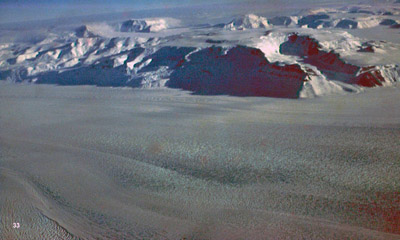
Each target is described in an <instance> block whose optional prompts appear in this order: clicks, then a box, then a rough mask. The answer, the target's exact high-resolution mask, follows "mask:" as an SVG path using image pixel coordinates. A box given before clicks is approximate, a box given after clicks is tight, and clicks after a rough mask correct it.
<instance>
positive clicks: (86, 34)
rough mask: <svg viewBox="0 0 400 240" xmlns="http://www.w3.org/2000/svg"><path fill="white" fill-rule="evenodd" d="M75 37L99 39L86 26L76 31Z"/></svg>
mask: <svg viewBox="0 0 400 240" xmlns="http://www.w3.org/2000/svg"><path fill="white" fill-rule="evenodd" d="M75 36H77V37H79V38H93V37H98V36H97V35H96V34H94V33H92V32H90V31H89V29H88V27H87V26H86V25H83V26H80V27H78V28H77V29H75Z"/></svg>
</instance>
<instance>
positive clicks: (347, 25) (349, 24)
mask: <svg viewBox="0 0 400 240" xmlns="http://www.w3.org/2000/svg"><path fill="white" fill-rule="evenodd" d="M336 27H337V28H344V29H355V28H357V27H358V23H357V22H356V21H353V20H349V19H344V20H341V21H340V22H338V24H336Z"/></svg>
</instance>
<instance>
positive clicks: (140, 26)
mask: <svg viewBox="0 0 400 240" xmlns="http://www.w3.org/2000/svg"><path fill="white" fill-rule="evenodd" d="M177 26H179V21H178V20H177V19H172V18H149V19H129V20H127V21H124V22H123V23H121V24H120V26H119V31H121V32H159V31H162V30H165V29H168V28H171V27H177Z"/></svg>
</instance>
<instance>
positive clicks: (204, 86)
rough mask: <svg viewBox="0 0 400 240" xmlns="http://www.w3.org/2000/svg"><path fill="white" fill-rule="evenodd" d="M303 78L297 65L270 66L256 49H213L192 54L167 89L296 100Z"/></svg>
mask: <svg viewBox="0 0 400 240" xmlns="http://www.w3.org/2000/svg"><path fill="white" fill-rule="evenodd" d="M306 76H307V75H306V73H305V72H304V71H303V70H302V69H301V68H300V66H299V65H297V64H295V65H283V66H280V65H277V64H273V63H269V62H268V61H267V59H266V58H265V56H264V54H263V53H262V52H261V51H260V50H259V49H255V48H250V47H244V46H237V47H234V48H232V49H230V50H229V51H228V52H227V53H225V52H224V49H223V48H221V47H212V48H207V49H203V50H201V51H198V52H195V53H193V54H191V55H190V56H189V58H188V60H187V61H184V62H183V63H182V65H181V67H179V68H177V69H176V70H175V71H174V72H173V73H172V74H171V76H170V80H169V81H168V82H167V84H166V85H167V86H168V87H171V88H181V89H184V90H190V91H193V92H194V93H196V94H206V95H217V94H228V95H234V96H268V97H280V98H298V97H299V92H300V90H301V89H302V87H303V82H304V81H305V78H306Z"/></svg>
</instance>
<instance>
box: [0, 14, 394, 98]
mask: <svg viewBox="0 0 400 240" xmlns="http://www.w3.org/2000/svg"><path fill="white" fill-rule="evenodd" d="M377 12H378V11H377ZM380 12H384V11H380ZM303 13H305V14H306V15H302V16H299V15H298V16H276V17H272V18H269V19H267V18H265V17H261V16H257V15H255V14H248V15H245V16H242V17H239V18H235V19H233V20H232V21H231V22H229V23H228V24H219V26H222V28H217V27H215V25H214V26H212V25H202V27H190V26H182V25H181V23H180V22H179V20H176V19H169V18H153V19H142V20H133V19H131V20H126V21H124V22H121V23H119V24H116V25H114V26H116V28H112V27H111V26H112V24H111V25H107V24H98V25H93V24H92V25H83V26H80V27H77V28H74V29H73V30H71V31H69V30H68V31H67V32H63V31H61V32H60V31H59V32H53V33H51V34H50V35H49V36H48V38H46V39H44V40H43V41H39V42H35V43H26V42H24V43H22V42H9V43H5V44H2V45H1V48H0V59H1V61H0V79H2V80H8V81H15V82H21V81H24V82H32V83H55V84H60V85H77V84H79V85H82V84H90V85H98V86H130V87H141V88H150V87H170V88H180V89H185V90H190V91H192V92H194V93H196V94H228V95H235V96H268V97H283V98H299V97H313V96H322V95H327V94H345V93H348V92H359V91H362V90H363V89H364V88H366V87H376V86H387V85H390V84H392V83H393V82H396V81H399V74H400V68H399V64H400V61H399V59H400V58H398V57H396V56H400V42H391V41H390V40H385V41H370V39H368V38H365V37H363V36H359V37H356V36H354V35H352V33H353V32H351V29H354V28H360V29H361V30H362V29H363V28H367V27H368V28H379V29H380V31H383V32H386V33H387V34H388V35H387V36H391V35H390V34H393V29H391V28H389V27H388V26H393V25H395V24H396V23H397V22H398V21H399V16H397V15H387V14H386V15H384V14H381V15H378V13H375V12H372V14H371V13H370V12H366V11H360V10H359V9H358V10H357V11H355V10H354V9H347V10H343V9H341V10H336V11H335V10H332V9H329V10H326V11H322V10H321V9H320V10H318V11H317V10H315V11H311V10H309V11H307V12H303ZM308 13H312V14H308ZM114 24H115V23H114ZM178 26H181V28H177V27H178ZM356 33H357V32H356ZM361 33H363V32H361ZM393 39H394V40H395V39H396V38H393Z"/></svg>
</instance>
